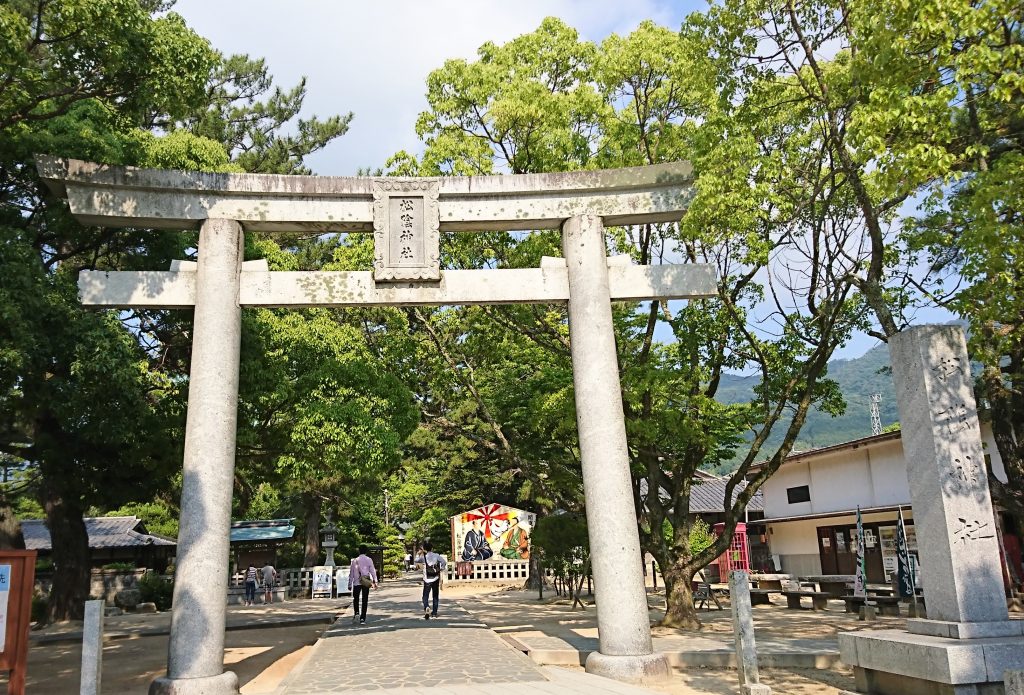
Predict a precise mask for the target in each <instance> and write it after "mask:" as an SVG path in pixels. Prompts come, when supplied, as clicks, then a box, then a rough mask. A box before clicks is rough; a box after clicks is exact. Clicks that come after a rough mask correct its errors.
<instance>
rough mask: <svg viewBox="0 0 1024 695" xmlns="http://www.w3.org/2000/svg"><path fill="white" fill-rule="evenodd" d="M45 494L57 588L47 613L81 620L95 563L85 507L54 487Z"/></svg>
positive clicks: (53, 591)
mask: <svg viewBox="0 0 1024 695" xmlns="http://www.w3.org/2000/svg"><path fill="white" fill-rule="evenodd" d="M45 494H46V499H45V500H44V505H43V506H44V508H45V509H46V525H47V527H48V528H49V529H50V538H51V540H52V545H53V554H52V556H51V557H52V558H53V588H52V589H51V590H50V603H49V606H48V609H47V617H48V619H49V620H51V621H62V620H81V619H82V618H83V617H84V615H85V601H86V600H87V599H88V598H89V580H90V575H91V571H90V570H91V567H92V555H91V553H90V551H89V534H88V532H87V531H86V530H85V521H83V520H82V509H81V508H80V505H79V504H77V503H76V502H72V501H71V500H69V499H67V498H66V497H62V496H61V495H60V493H58V492H57V491H55V490H53V489H52V488H50V489H47V490H46V493H45Z"/></svg>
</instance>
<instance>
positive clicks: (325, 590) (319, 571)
mask: <svg viewBox="0 0 1024 695" xmlns="http://www.w3.org/2000/svg"><path fill="white" fill-rule="evenodd" d="M333 569H334V568H333V567H314V568H313V592H312V594H311V596H310V598H331V588H332V587H331V585H332V583H333V580H334V577H333V576H332V575H333Z"/></svg>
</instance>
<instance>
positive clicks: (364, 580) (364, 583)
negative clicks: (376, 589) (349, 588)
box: [359, 574, 373, 589]
mask: <svg viewBox="0 0 1024 695" xmlns="http://www.w3.org/2000/svg"><path fill="white" fill-rule="evenodd" d="M359 585H360V586H361V587H363V588H364V589H369V588H370V587H371V586H373V579H371V578H370V577H369V575H366V574H364V575H363V576H361V577H359Z"/></svg>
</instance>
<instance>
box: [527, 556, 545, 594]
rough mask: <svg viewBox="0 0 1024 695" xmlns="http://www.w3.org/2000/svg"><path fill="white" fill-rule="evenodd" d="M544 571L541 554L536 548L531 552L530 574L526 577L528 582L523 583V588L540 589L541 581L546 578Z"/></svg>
mask: <svg viewBox="0 0 1024 695" xmlns="http://www.w3.org/2000/svg"><path fill="white" fill-rule="evenodd" d="M543 571H544V570H542V569H541V565H540V556H539V555H538V554H537V551H536V550H534V551H533V552H531V553H530V576H529V577H527V578H526V584H524V585H523V588H524V589H539V588H540V583H541V582H542V581H543V579H544V575H543Z"/></svg>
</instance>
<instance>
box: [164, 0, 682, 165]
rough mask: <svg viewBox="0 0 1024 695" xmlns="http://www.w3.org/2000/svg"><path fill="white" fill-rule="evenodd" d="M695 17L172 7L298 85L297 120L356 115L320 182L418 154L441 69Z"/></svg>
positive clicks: (646, 12) (529, 0) (662, 1)
mask: <svg viewBox="0 0 1024 695" xmlns="http://www.w3.org/2000/svg"><path fill="white" fill-rule="evenodd" d="M242 7H244V11H240V8H242ZM285 7H286V9H285ZM693 9H697V7H696V2H694V1H693V0H687V1H686V2H680V1H678V0H675V1H673V0H633V1H632V2H621V0H553V1H552V0H549V1H547V2H541V1H540V0H519V1H517V2H499V1H497V0H477V1H475V2H474V1H472V0H470V1H466V0H460V1H456V0H435V1H433V2H422V0H420V1H416V0H402V1H395V0H390V1H380V2H365V1H360V2H354V1H352V0H349V1H346V2H326V1H321V2H317V1H316V0H293V1H292V2H289V3H288V4H287V6H285V5H284V4H283V3H281V2H279V1H273V0H249V1H248V2H246V3H244V5H243V4H240V3H225V2H209V1H208V0H179V2H178V4H177V5H176V6H175V7H174V11H175V12H178V13H179V14H181V15H182V16H183V17H184V18H185V19H186V21H187V22H188V24H189V26H191V27H192V28H193V29H194V30H196V31H197V32H198V33H199V34H201V35H203V36H205V37H206V38H208V39H209V40H210V42H211V43H212V44H213V46H214V47H215V48H217V49H218V50H221V51H223V52H224V53H229V54H230V53H248V54H249V55H251V56H253V57H263V58H266V59H267V64H268V65H269V67H270V71H271V73H272V74H273V75H274V76H275V78H276V79H277V82H278V83H279V84H281V85H282V86H285V87H291V86H292V85H294V84H295V83H296V82H297V81H298V80H299V78H300V77H302V76H303V75H305V76H306V77H307V78H308V81H307V91H308V96H307V98H306V102H305V108H304V109H303V115H304V116H309V115H312V114H317V115H320V116H328V115H331V114H335V113H346V112H348V111H352V112H354V113H355V117H354V119H353V121H352V126H351V128H350V129H349V132H348V133H347V134H346V135H344V136H343V137H341V138H339V139H338V140H336V141H335V142H334V143H332V144H331V145H330V146H328V147H327V148H326V149H325V150H324V151H323V152H321V153H318V154H316V155H314V156H313V157H311V158H310V159H309V165H310V167H311V168H312V169H313V170H314V171H315V172H316V173H318V174H334V175H354V174H355V173H356V170H357V168H359V167H361V166H373V167H376V166H380V165H382V164H383V162H384V160H385V159H386V158H387V157H388V156H390V155H391V154H393V153H394V152H397V151H398V150H401V149H406V150H409V151H412V152H419V151H420V145H419V142H418V140H417V138H416V134H415V131H414V125H415V122H416V117H417V116H418V115H419V113H420V112H421V111H422V110H423V109H425V108H426V99H425V97H424V93H425V91H426V78H427V75H428V73H430V71H431V70H434V69H436V68H438V67H440V66H441V65H442V64H443V63H444V61H445V60H447V59H449V58H466V59H473V58H474V57H475V56H476V50H477V48H478V47H479V46H480V45H481V44H483V43H485V42H487V41H493V42H495V43H504V42H506V41H508V40H510V39H512V38H514V37H516V36H519V35H520V34H524V33H528V32H530V31H533V30H534V29H536V28H537V26H539V24H540V22H541V20H543V19H544V17H547V16H556V17H559V18H561V19H562V20H563V21H565V22H566V23H567V24H569V25H571V26H573V27H575V28H576V29H577V30H579V32H580V33H581V35H582V36H583V37H584V38H586V39H589V40H592V41H599V40H601V39H602V38H604V37H605V36H607V35H608V34H610V33H613V32H617V33H620V34H622V33H627V32H629V31H631V30H632V29H633V28H635V27H636V26H637V25H638V24H639V23H640V22H641V21H643V20H644V19H652V20H654V21H656V22H658V23H659V24H664V25H665V26H669V27H672V28H676V27H678V26H679V25H680V23H681V22H682V20H683V18H684V17H685V15H686V14H687V13H688V12H690V11H692V10H693Z"/></svg>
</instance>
